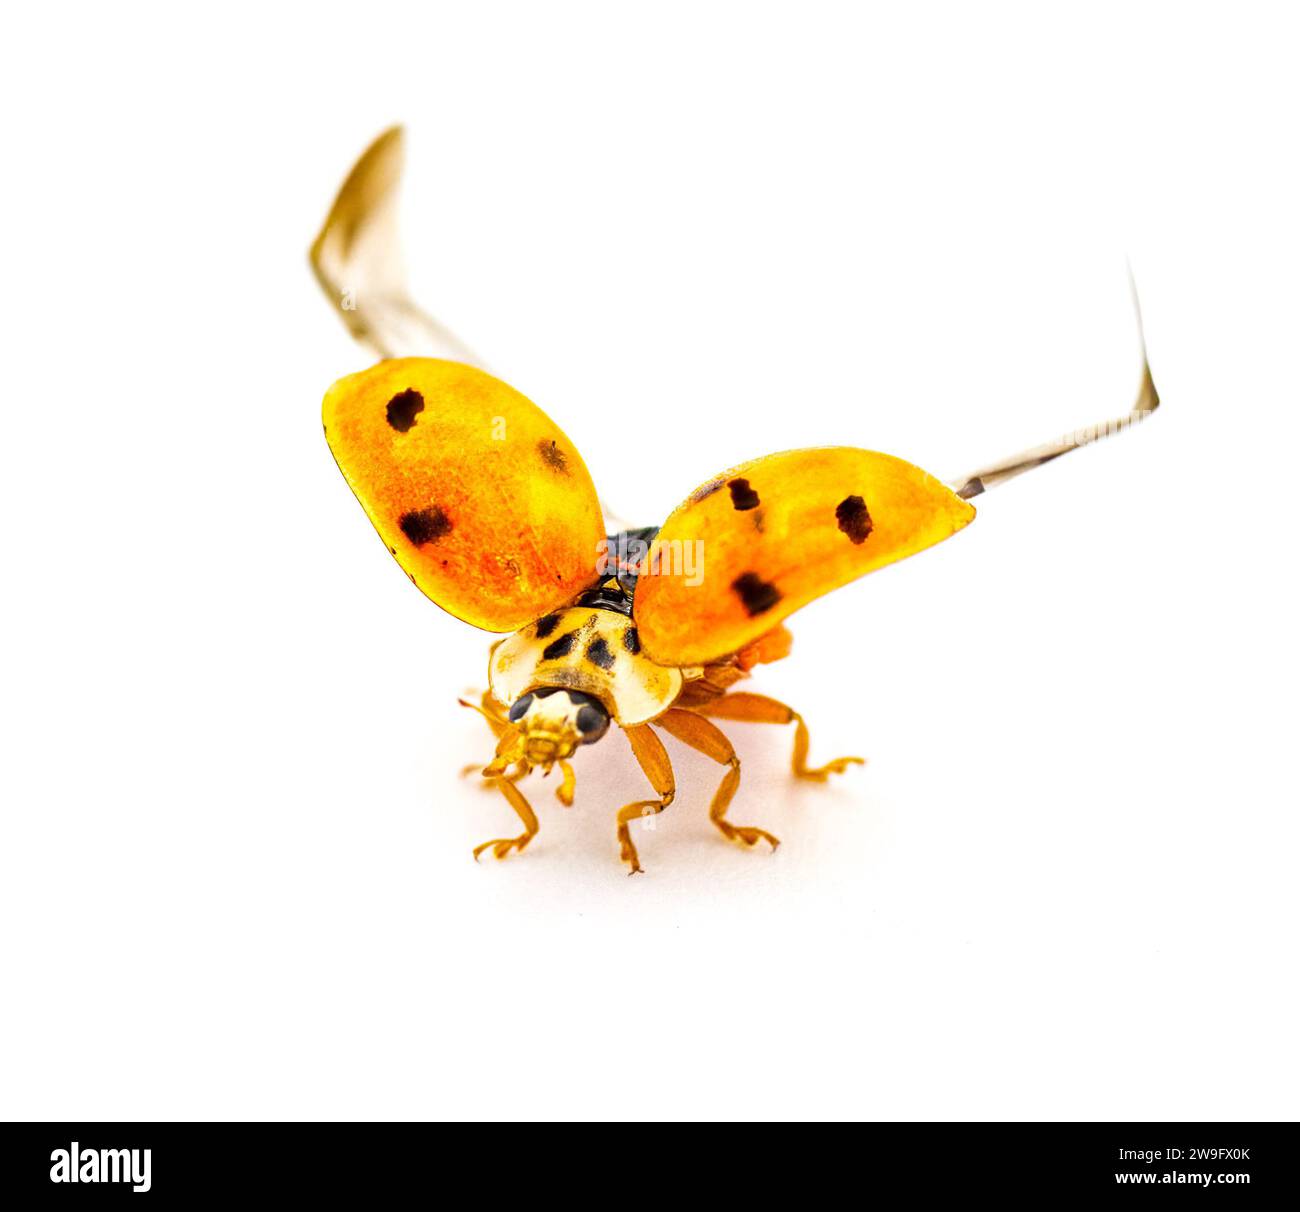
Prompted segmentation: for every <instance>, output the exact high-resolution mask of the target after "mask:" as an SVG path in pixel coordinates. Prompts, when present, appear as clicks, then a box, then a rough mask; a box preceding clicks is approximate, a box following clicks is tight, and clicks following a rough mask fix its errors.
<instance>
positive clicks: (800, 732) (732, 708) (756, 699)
mask: <svg viewBox="0 0 1300 1212" xmlns="http://www.w3.org/2000/svg"><path fill="white" fill-rule="evenodd" d="M692 710H693V711H696V712H698V713H699V714H700V715H710V716H713V718H714V719H719V720H739V721H744V722H747V723H751V724H788V723H789V722H790V721H791V720H793V721H794V725H795V728H794V753H793V755H792V756H791V759H790V769H791V770H793V771H794V774H795V777H796V778H801V779H812V780H814V781H815V782H818V783H824V782H825V781H826V780H827V779H828V778H829V777H830V776H831V775H832V774H843V773H844V771H845V770H846V769H847V768H848V767H849V766H853V765H857V766H861V765H863V764H864V762H865V759H863V758H860V757H842V758H835V759H834V761H830V762H827V763H826V765H825V766H816V767H813V768H812V769H809V767H808V725H807V724H805V723H804V722H803V716H801V715H800V714H799V713H798V712H797V711H796V710H795V709H794V708H793V707H787V706H786V705H785V704H784V703H779V702H777V700H776V699H769V698H768V697H767V695H765V694H750V693H748V692H747V691H737V692H736V693H735V694H727V695H723V697H722V698H719V699H714V700H713V701H712V702H711V703H701V704H700V705H699V706H698V707H694V708H692Z"/></svg>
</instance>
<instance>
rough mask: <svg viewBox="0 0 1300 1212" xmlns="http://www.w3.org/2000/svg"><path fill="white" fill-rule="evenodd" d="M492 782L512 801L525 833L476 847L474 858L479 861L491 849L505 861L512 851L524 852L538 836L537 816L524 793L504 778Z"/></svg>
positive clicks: (495, 839) (499, 838) (497, 839)
mask: <svg viewBox="0 0 1300 1212" xmlns="http://www.w3.org/2000/svg"><path fill="white" fill-rule="evenodd" d="M492 782H493V783H494V784H495V785H496V786H497V787H498V788H500V790H501V794H502V795H504V796H505V797H506V799H507V800H509V801H510V806H511V807H512V808H513V809H514V810H515V812H517V813H518V814H519V819H520V820H521V821H523V823H524V831H523V833H521V834H520V835H519V836H518V837H498V838H493V839H492V840H491V841H490V842H484V843H483V844H482V845H481V846H475V847H474V858H475V860H476V861H477V859H478V856H479V855H480V854H482V853H483V851H484V850H487V849H488V848H489V847H490V848H491V849H492V853H493V854H494V855H495V856H496V857H497V858H499V859H503V858H505V857H506V855H507V854H509V853H510V851H511V850H520V851H522V850H523V848H524V847H525V846H527V845H528V843H529V842H531V841H532V840H533V838H534V837H535V836H536V834H537V815H536V813H534V812H533V810H532V808H531V807H530V805H529V803H528V801H527V800H526V799H524V796H523V792H521V791H520V790H519V788H518V787H516V786H515V785H514V783H512V782H510V781H508V780H507V779H503V778H495V779H493V780H492Z"/></svg>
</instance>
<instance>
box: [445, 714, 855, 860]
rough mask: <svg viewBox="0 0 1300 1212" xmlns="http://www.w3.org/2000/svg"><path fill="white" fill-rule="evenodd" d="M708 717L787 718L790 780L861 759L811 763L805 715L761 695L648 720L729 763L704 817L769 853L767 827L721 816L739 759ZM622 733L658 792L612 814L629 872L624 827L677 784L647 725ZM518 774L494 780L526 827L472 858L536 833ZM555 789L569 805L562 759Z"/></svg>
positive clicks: (631, 854)
mask: <svg viewBox="0 0 1300 1212" xmlns="http://www.w3.org/2000/svg"><path fill="white" fill-rule="evenodd" d="M467 705H468V704H467ZM480 710H481V711H482V713H483V715H484V716H485V717H486V718H487V721H488V724H489V726H491V727H492V730H493V733H494V734H495V735H498V736H500V734H501V731H502V730H503V728H504V726H505V724H504V720H503V718H502V717H501V715H500V713H499V711H496V712H494V711H493V710H492V708H491V707H490V706H489V702H488V696H487V695H484V702H483V707H482V708H480ZM706 716H712V717H714V718H715V719H726V720H737V721H744V722H748V723H758V724H788V723H790V722H792V721H793V722H794V725H795V734H794V752H793V755H792V757H791V762H790V768H791V770H792V771H793V772H794V775H795V777H796V778H801V779H811V780H813V781H815V782H821V783H824V782H825V781H826V780H827V779H828V778H829V777H830V776H831V775H832V774H842V773H843V772H844V770H845V769H846V768H847V767H848V766H850V765H852V764H855V763H856V764H858V765H861V764H862V759H861V758H859V757H844V758H836V759H835V760H834V761H832V762H827V763H826V765H824V766H817V767H809V766H808V726H807V724H805V723H804V720H803V717H802V716H801V715H800V714H799V713H798V712H797V711H795V710H794V709H793V708H790V707H787V706H786V705H785V704H784V703H779V702H777V700H776V699H770V698H768V697H767V696H766V695H761V694H749V693H745V692H737V693H735V694H728V695H725V696H723V697H721V698H718V699H714V700H713V701H712V702H708V703H702V704H699V705H698V706H695V707H692V708H677V707H674V708H672V709H670V710H669V711H666V712H665V713H664V714H663V715H661V716H659V717H658V719H656V720H655V721H654V723H655V726H656V727H658V728H661V729H663V731H665V732H667V733H669V734H670V735H671V736H674V737H676V738H677V739H678V740H679V741H681V742H682V743H683V744H685V745H689V746H690V747H691V748H692V749H695V750H697V751H698V752H700V753H702V754H704V755H705V757H709V758H712V759H713V760H714V761H715V762H717V763H719V764H720V765H723V766H726V767H727V768H728V769H727V773H726V774H724V775H723V776H722V782H721V783H720V784H719V786H718V789H717V791H716V792H714V795H713V802H712V804H711V805H710V807H709V819H710V820H711V821H712V822H713V823H714V824H715V825H716V826H717V827H718V829H719V831H720V832H721V833H722V835H723V836H724V837H726V838H727V839H729V840H731V841H735V842H740V843H742V844H743V845H746V846H753V845H756V844H757V843H758V842H759V841H760V840H761V841H765V842H767V843H768V844H769V845H770V846H771V847H772V848H773V849H774V850H775V849H776V847H777V846H778V845H779V844H780V843H779V842H778V840H777V838H775V837H773V836H772V834H770V833H768V832H767V830H766V829H759V828H757V827H756V826H754V825H736V824H733V823H732V822H731V821H729V820H727V809H728V807H729V806H730V804H731V800H732V798H733V797H734V796H735V794H736V789H737V788H738V787H739V786H740V759H739V758H738V757H737V756H736V751H735V749H734V748H733V747H732V744H731V742H730V741H729V740H727V738H726V736H724V735H723V733H722V730H721V729H719V728H718V726H717V725H716V724H714V723H713V722H712V721H711V720H709V719H707V718H705V717H706ZM624 732H625V733H626V735H627V739H628V741H629V743H630V744H631V746H632V752H633V754H634V755H635V756H636V759H637V761H638V763H640V766H641V769H642V770H643V771H644V772H645V775H646V778H647V779H649V781H650V786H651V787H652V788H654V791H655V794H656V795H657V797H658V798H657V799H653V800H637V801H635V802H633V803H631V804H626V805H624V806H623V807H622V808H620V809H619V811H618V817H617V825H618V844H619V853H620V855H621V857H622V859H623V861H624V862H625V863H627V864H628V867H629V874H633V873H635V872H638V871H640V870H641V869H642V868H641V863H640V860H639V858H638V856H637V851H636V846H635V845H634V844H633V841H632V834H631V831H630V828H629V826H630V825H631V823H632V822H633V821H635V820H637V819H638V818H640V817H646V816H656V815H658V814H659V813H660V812H662V811H663V810H664V809H665V808H667V807H668V805H669V804H671V803H672V802H673V797H674V796H675V794H676V791H677V787H676V782H675V780H674V778H673V768H672V763H671V762H670V761H669V760H668V752H667V750H665V749H664V745H663V742H662V741H661V740H660V739H659V737H658V735H657V734H656V733H655V732H654V731H653V729H652V728H651V727H650V725H649V724H638V725H634V726H633V727H630V728H626V729H624ZM517 777H518V775H517V774H516V775H514V776H502V777H498V778H496V779H494V780H493V781H494V782H495V785H496V786H497V787H498V788H499V789H500V791H501V793H502V794H503V795H504V796H505V797H506V799H507V800H508V801H509V802H510V805H511V807H512V808H514V810H515V812H516V813H517V814H518V816H519V819H520V820H521V821H522V822H523V824H524V832H523V833H522V834H520V835H519V836H518V837H515V838H496V839H494V840H492V841H490V842H484V843H483V845H481V846H479V847H477V848H476V849H475V851H474V857H475V858H477V857H478V856H479V855H480V854H481V853H482V852H483V851H484V850H487V849H489V848H491V849H492V852H493V853H494V854H495V855H496V857H497V858H505V856H506V855H507V854H509V853H510V851H511V850H512V849H516V850H522V849H523V848H524V847H525V846H526V845H527V844H528V843H529V842H530V841H531V840H532V838H533V836H534V835H535V834H536V833H537V817H536V815H535V814H534V812H533V810H532V808H531V807H530V805H529V803H528V801H527V800H526V799H524V797H523V795H522V794H521V793H520V791H519V789H518V788H517V787H516V786H515V785H514V778H517ZM566 791H567V797H566ZM556 794H557V796H559V798H560V800H561V801H562V802H563V803H565V804H566V805H569V804H572V803H573V771H572V768H571V767H569V766H568V765H567V763H566V764H564V782H563V784H562V785H561V786H560V788H559V789H558V790H557V792H556Z"/></svg>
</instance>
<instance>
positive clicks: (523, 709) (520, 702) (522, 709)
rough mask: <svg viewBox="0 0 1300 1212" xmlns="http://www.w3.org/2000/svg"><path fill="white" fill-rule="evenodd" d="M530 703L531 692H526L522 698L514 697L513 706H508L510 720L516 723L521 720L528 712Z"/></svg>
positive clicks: (531, 700)
mask: <svg viewBox="0 0 1300 1212" xmlns="http://www.w3.org/2000/svg"><path fill="white" fill-rule="evenodd" d="M532 705H533V696H532V695H531V694H526V695H524V697H523V698H521V699H516V700H515V704H514V706H513V707H511V708H510V722H511V723H512V724H516V723H518V722H519V721H520V720H522V719H523V718H524V716H525V715H527V714H528V709H529V708H530V707H531V706H532Z"/></svg>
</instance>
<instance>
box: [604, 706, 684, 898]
mask: <svg viewBox="0 0 1300 1212" xmlns="http://www.w3.org/2000/svg"><path fill="white" fill-rule="evenodd" d="M623 733H624V735H625V736H626V737H627V739H628V743H629V744H630V745H631V746H632V753H633V754H634V755H635V756H636V760H637V761H638V762H639V763H640V765H641V769H642V770H643V771H645V776H646V778H648V779H649V780H650V786H652V787H653V788H654V789H655V791H656V792H657V793H658V795H659V798H658V799H657V800H637V801H636V802H635V803H633V804H625V805H624V806H623V807H622V808H620V809H619V810H618V848H619V857H620V858H622V860H623V861H624V862H625V863H626V864H627V865H628V867H629V871H628V875H635V874H636V873H637V872H638V871H640V870H642V867H641V860H640V858H639V857H638V856H637V852H636V847H635V846H634V845H633V844H632V834H631V832H630V831H629V830H628V825H629V824H630V823H631V822H632V821H635V820H637V819H638V818H640V817H645V816H658V814H659V813H661V812H662V811H663V810H664V809H665V808H667V807H668V805H669V804H671V803H672V802H673V796H674V795H675V794H676V793H677V784H676V782H675V780H674V779H673V767H672V763H671V762H670V761H669V760H668V751H667V750H666V749H665V748H664V743H663V741H661V740H660V739H659V738H658V737H657V736H655V734H654V733H653V732H651V731H650V726H649V725H648V724H634V725H633V726H632V727H630V728H625V729H623Z"/></svg>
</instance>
